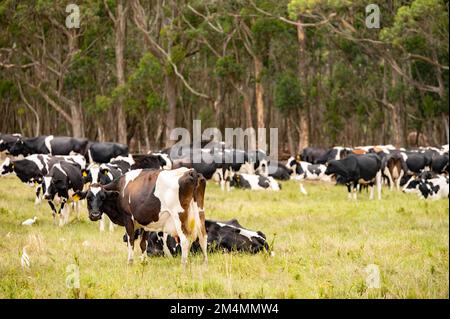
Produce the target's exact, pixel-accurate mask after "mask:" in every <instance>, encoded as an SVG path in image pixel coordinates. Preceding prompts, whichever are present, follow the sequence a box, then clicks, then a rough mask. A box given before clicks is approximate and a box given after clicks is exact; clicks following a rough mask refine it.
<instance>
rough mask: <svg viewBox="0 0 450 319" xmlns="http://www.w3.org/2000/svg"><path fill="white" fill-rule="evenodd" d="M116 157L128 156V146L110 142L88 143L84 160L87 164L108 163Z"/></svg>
mask: <svg viewBox="0 0 450 319" xmlns="http://www.w3.org/2000/svg"><path fill="white" fill-rule="evenodd" d="M117 156H125V157H126V156H128V146H126V145H123V144H119V143H112V142H90V143H89V144H88V151H87V156H86V159H87V160H88V161H89V163H108V162H109V161H110V160H111V159H112V158H114V157H117Z"/></svg>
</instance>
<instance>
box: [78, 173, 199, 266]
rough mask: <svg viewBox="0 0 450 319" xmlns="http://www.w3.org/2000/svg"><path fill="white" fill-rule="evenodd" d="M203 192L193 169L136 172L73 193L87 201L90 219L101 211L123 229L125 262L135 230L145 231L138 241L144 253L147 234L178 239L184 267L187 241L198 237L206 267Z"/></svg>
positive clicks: (95, 219) (100, 214)
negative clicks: (126, 245)
mask: <svg viewBox="0 0 450 319" xmlns="http://www.w3.org/2000/svg"><path fill="white" fill-rule="evenodd" d="M205 188H206V180H205V178H204V177H203V176H202V175H201V174H199V173H197V171H196V170H194V169H188V168H184V167H182V168H178V169H175V170H154V169H138V170H132V171H130V172H128V173H126V174H125V175H123V176H121V177H120V178H119V179H117V180H114V181H113V182H111V183H110V184H108V185H104V186H103V185H100V184H93V185H91V186H90V188H89V190H88V191H87V192H79V193H78V195H79V196H81V197H86V199H87V205H88V210H89V218H90V219H91V220H92V221H97V220H99V219H101V216H102V214H103V213H105V214H106V215H108V217H109V218H110V219H111V220H112V221H113V222H114V223H115V224H118V225H121V226H124V227H125V230H126V232H127V242H128V262H129V263H131V262H132V260H133V250H134V240H135V237H134V234H135V229H139V228H142V229H143V230H144V231H143V232H141V236H142V238H141V243H140V247H141V250H142V254H143V255H145V253H146V249H147V237H148V234H149V232H151V231H153V232H161V231H162V232H164V233H165V234H168V235H171V236H172V237H174V238H177V239H178V240H179V242H180V245H181V262H182V263H183V264H185V263H186V262H187V257H188V253H189V248H190V246H191V244H192V242H194V241H195V240H196V239H197V238H198V239H199V244H200V246H201V249H202V252H203V255H204V260H205V263H206V262H207V260H208V257H207V233H206V229H205V212H204V196H205Z"/></svg>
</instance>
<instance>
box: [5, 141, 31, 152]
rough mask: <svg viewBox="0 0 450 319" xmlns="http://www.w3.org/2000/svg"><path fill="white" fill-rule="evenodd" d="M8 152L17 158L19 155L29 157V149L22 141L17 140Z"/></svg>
mask: <svg viewBox="0 0 450 319" xmlns="http://www.w3.org/2000/svg"><path fill="white" fill-rule="evenodd" d="M9 152H10V153H11V155H14V156H19V155H21V154H22V155H24V156H26V155H29V154H31V151H30V149H29V147H28V146H27V143H26V141H24V140H22V139H18V140H17V141H16V142H15V143H14V145H13V146H11V148H10V150H9Z"/></svg>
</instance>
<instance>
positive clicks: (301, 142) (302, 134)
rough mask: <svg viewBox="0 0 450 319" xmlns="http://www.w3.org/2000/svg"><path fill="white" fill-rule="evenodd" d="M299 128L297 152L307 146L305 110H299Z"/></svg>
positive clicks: (307, 135) (307, 134) (306, 117)
mask: <svg viewBox="0 0 450 319" xmlns="http://www.w3.org/2000/svg"><path fill="white" fill-rule="evenodd" d="M299 119H300V130H299V136H298V150H297V151H298V153H300V152H301V151H302V150H303V149H304V148H306V147H308V146H309V132H308V116H307V114H306V112H305V111H303V110H299Z"/></svg>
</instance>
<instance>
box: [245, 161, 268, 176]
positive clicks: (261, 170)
mask: <svg viewBox="0 0 450 319" xmlns="http://www.w3.org/2000/svg"><path fill="white" fill-rule="evenodd" d="M248 173H249V174H253V172H248ZM255 173H256V174H259V175H262V176H269V163H268V161H267V160H266V159H262V160H260V161H259V166H258V167H257V168H256V170H255Z"/></svg>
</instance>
